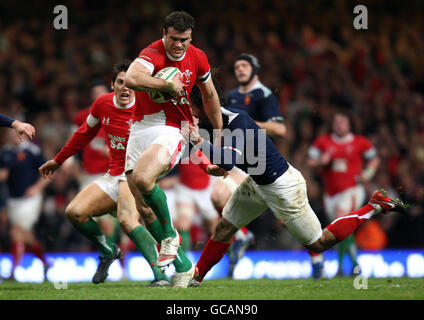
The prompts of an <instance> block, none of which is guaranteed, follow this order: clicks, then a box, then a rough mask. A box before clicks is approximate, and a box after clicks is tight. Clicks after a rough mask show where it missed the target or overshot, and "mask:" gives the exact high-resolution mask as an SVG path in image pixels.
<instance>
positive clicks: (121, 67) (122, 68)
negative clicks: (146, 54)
mask: <svg viewBox="0 0 424 320" xmlns="http://www.w3.org/2000/svg"><path fill="white" fill-rule="evenodd" d="M131 63H132V61H131V60H127V59H126V60H122V61H121V62H118V63H117V64H115V65H114V66H113V69H112V83H114V82H115V80H116V77H117V76H118V74H119V73H120V72H127V70H128V68H129V67H130V64H131Z"/></svg>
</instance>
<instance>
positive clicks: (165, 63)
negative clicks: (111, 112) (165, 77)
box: [133, 39, 210, 128]
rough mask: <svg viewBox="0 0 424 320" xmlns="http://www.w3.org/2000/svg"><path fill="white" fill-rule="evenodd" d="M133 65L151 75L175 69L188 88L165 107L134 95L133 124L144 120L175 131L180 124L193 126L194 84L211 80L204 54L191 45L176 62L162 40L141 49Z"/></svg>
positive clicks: (146, 96) (147, 97)
mask: <svg viewBox="0 0 424 320" xmlns="http://www.w3.org/2000/svg"><path fill="white" fill-rule="evenodd" d="M135 61H137V62H139V63H141V64H142V65H143V66H145V67H146V68H147V69H148V70H149V71H150V73H151V74H152V75H154V74H156V73H157V72H158V71H159V70H162V69H163V68H166V67H176V68H178V69H179V70H180V71H181V73H182V75H183V82H184V83H186V84H187V87H186V90H185V91H186V92H185V93H184V95H180V96H178V97H177V98H175V99H173V100H174V102H172V101H167V102H164V103H157V102H153V101H152V100H151V99H150V97H149V95H148V93H147V92H136V106H135V108H134V112H133V119H134V121H140V120H144V121H147V122H149V123H152V124H164V125H168V126H173V127H177V128H180V127H181V121H189V122H190V123H191V122H193V117H192V113H191V109H190V103H189V96H190V92H191V90H192V88H193V86H194V84H195V82H196V81H197V80H198V81H201V82H206V81H207V80H208V79H209V77H210V65H209V62H208V59H207V57H206V54H205V53H204V52H203V51H202V50H200V49H198V48H196V47H195V46H193V45H191V44H190V46H189V48H188V50H187V52H186V53H185V54H184V55H183V56H182V57H181V58H180V59H175V58H173V57H172V56H170V55H169V54H168V53H167V52H166V50H165V47H164V44H163V39H161V40H158V41H156V42H154V43H152V44H150V45H149V46H148V47H147V48H145V49H143V50H142V51H141V52H140V54H139V56H138V58H137V59H136V60H135Z"/></svg>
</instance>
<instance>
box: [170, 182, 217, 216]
mask: <svg viewBox="0 0 424 320" xmlns="http://www.w3.org/2000/svg"><path fill="white" fill-rule="evenodd" d="M212 187H213V184H212V183H209V186H208V187H207V188H205V189H202V190H194V189H190V188H188V187H186V186H184V185H182V184H177V185H176V186H175V192H176V197H177V212H178V215H184V216H188V217H193V215H194V214H195V210H196V209H195V208H197V209H198V210H199V213H200V215H201V216H202V217H203V218H205V219H206V220H213V219H217V218H219V214H218V212H217V211H216V210H215V208H214V207H213V204H212V200H211V193H212Z"/></svg>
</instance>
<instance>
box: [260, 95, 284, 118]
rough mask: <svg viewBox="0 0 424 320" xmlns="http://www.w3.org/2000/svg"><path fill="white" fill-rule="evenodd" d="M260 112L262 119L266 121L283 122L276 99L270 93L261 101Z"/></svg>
mask: <svg viewBox="0 0 424 320" xmlns="http://www.w3.org/2000/svg"><path fill="white" fill-rule="evenodd" d="M261 112H262V117H263V119H266V121H275V122H281V123H282V122H284V118H283V116H282V114H281V112H280V107H279V105H278V100H277V97H276V96H275V95H274V94H273V93H272V92H271V91H270V92H269V93H268V94H266V95H265V97H264V99H263V103H262V104H261Z"/></svg>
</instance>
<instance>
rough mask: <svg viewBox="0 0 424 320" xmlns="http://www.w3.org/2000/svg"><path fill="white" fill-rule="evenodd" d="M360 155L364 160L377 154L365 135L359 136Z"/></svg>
mask: <svg viewBox="0 0 424 320" xmlns="http://www.w3.org/2000/svg"><path fill="white" fill-rule="evenodd" d="M360 141H361V150H362V156H363V157H364V159H366V160H371V159H373V158H375V157H376V156H377V150H376V149H375V147H374V146H373V145H372V143H371V141H369V140H368V139H367V138H366V137H361V140H360Z"/></svg>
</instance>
